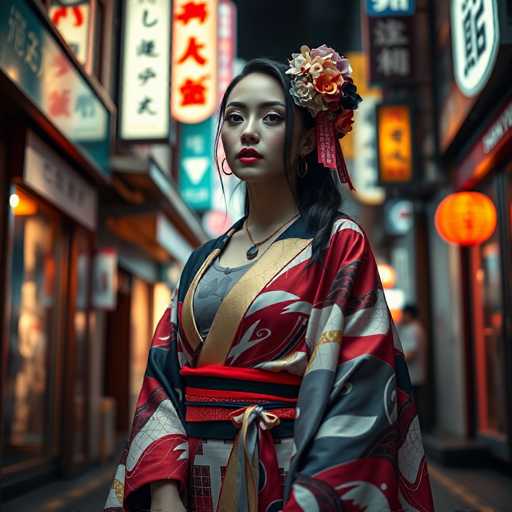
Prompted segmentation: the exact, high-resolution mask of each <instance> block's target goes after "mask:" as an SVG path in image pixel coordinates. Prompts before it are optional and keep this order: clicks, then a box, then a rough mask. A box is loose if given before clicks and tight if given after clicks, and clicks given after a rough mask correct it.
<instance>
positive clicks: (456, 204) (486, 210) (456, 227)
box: [435, 192, 496, 246]
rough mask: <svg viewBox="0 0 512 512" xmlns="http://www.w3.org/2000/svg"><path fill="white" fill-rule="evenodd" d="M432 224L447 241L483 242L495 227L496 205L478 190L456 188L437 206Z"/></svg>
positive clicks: (470, 243)
mask: <svg viewBox="0 0 512 512" xmlns="http://www.w3.org/2000/svg"><path fill="white" fill-rule="evenodd" d="M435 225H436V229H437V232H438V233H439V235H440V236H441V237H442V238H444V239H445V240H446V241H447V242H451V243H453V244H458V245H464V246H470V245H478V244H481V243H482V242H485V241H486V240H487V239H488V238H489V237H490V236H491V235H492V234H493V233H494V230H495V229H496V207H495V206H494V203H493V202H492V201H491V199H490V198H489V197H487V196H486V195H485V194H481V193H480V192H457V193H455V194H450V195H449V196H447V197H445V198H444V199H443V200H442V201H441V203H440V204H439V206H438V207H437V210H436V215H435Z"/></svg>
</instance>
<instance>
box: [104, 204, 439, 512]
mask: <svg viewBox="0 0 512 512" xmlns="http://www.w3.org/2000/svg"><path fill="white" fill-rule="evenodd" d="M243 220H244V219H240V220H239V221H238V222H237V223H236V224H235V225H234V226H233V227H232V228H231V229H230V230H229V231H228V232H227V233H226V234H225V235H223V236H222V237H220V238H218V239H216V240H212V241H210V242H208V243H206V244H205V245H203V246H202V247H201V248H199V249H198V250H196V251H195V252H194V253H193V254H192V256H191V257H190V259H189V261H188V263H187V265H186V266H185V268H184V270H183V273H182V276H181V279H180V284H179V286H178V290H177V293H176V294H175V297H174V299H173V302H172V304H171V306H170V308H169V309H168V310H167V311H166V312H165V314H164V316H163V318H162V319H161V321H160V323H159V325H158V327H157V329H156V332H155V335H154V338H153V342H152V346H151V350H150V355H149V361H148V368H147V372H146V376H145V380H144V384H143V387H142V391H141V394H140V397H139V401H138V406H137V411H136V415H135V419H134V422H133V428H132V433H131V436H130V439H129V443H128V445H127V447H126V449H125V451H124V453H123V455H122V460H121V463H120V464H119V466H118V469H117V472H116V475H115V479H114V483H113V485H112V489H111V492H110V494H109V496H108V499H107V503H106V505H105V510H106V511H110V512H113V511H121V510H125V511H135V510H140V511H142V510H148V509H149V508H150V491H149V484H150V483H151V482H154V481H157V480H166V479H169V480H175V481H176V482H177V483H178V484H179V488H180V491H181V494H182V498H183V502H184V503H185V506H186V507H187V510H189V511H194V512H215V511H222V512H224V511H226V512H227V511H229V512H246V511H249V512H277V511H279V510H283V511H285V512H296V511H297V512H298V511H304V512H315V511H326V512H329V511H339V510H343V511H363V510H366V511H370V512H373V511H375V512H385V511H393V512H398V511H408V512H409V511H410V512H415V511H420V512H427V511H432V510H433V504H432V496H431V491H430V485H429V481H428V474H427V463H426V461H425V457H424V453H423V446H422V442H421V434H420V428H419V423H418V418H417V416H416V410H415V406H414V402H413V400H412V397H411V386H410V382H409V376H408V372H407V367H406V364H405V361H404V358H403V354H402V350H401V347H400V342H399V340H398V338H397V335H396V330H395V327H394V325H393V323H392V320H391V318H390V314H389V311H388V308H387V305H386V301H385V298H384V293H383V290H382V286H381V283H380V280H379V276H378V274H377V268H376V265H375V260H374V257H373V254H372V251H371V249H370V246H369V243H368V240H367V238H366V236H365V234H364V233H363V232H362V230H361V228H360V227H359V226H358V225H357V224H356V223H355V222H354V221H352V220H351V219H349V218H348V217H346V216H344V215H343V214H341V213H340V214H339V216H338V218H337V220H336V221H335V223H334V226H333V229H332V233H331V237H330V241H329V244H328V246H327V248H326V252H325V257H324V259H323V261H322V262H321V263H320V264H318V263H315V264H312V265H308V263H310V259H311V242H312V238H313V236H314V233H312V232H311V231H309V230H308V227H307V226H306V223H305V221H304V219H303V218H302V217H299V218H298V219H297V221H295V222H294V223H293V224H292V225H291V226H290V227H289V228H287V230H286V231H285V232H284V233H283V234H282V235H281V236H280V237H279V238H278V239H277V240H276V241H275V242H274V243H273V244H272V245H271V246H270V248H269V249H268V250H267V251H266V252H265V253H264V254H263V255H262V256H261V257H260V258H259V259H258V260H257V261H256V262H255V264H254V265H253V266H252V267H251V268H250V269H249V270H248V271H247V273H245V274H244V275H243V277H242V278H241V279H240V280H239V281H238V282H237V283H236V284H235V285H234V287H233V288H232V289H231V291H230V292H228V294H227V295H226V297H225V298H224V300H223V302H222V303H221V305H220V307H219V309H218V311H217V314H216V316H215V318H214V321H213V324H212V326H211V328H210V331H209V333H208V336H207V338H206V339H205V340H203V339H201V336H200V334H199V332H198V329H197V326H196V322H195V317H194V311H193V296H194V292H195V289H196V287H197V284H198V282H199V280H200V278H201V276H202V275H203V274H204V272H205V270H206V269H207V268H208V266H209V265H210V264H211V262H212V261H213V259H214V258H215V257H216V256H217V255H218V254H219V253H220V252H221V251H222V248H223V247H224V246H225V244H226V243H227V241H228V240H229V238H230V236H231V235H232V234H233V233H234V232H235V231H236V230H238V229H240V228H241V226H242V222H243Z"/></svg>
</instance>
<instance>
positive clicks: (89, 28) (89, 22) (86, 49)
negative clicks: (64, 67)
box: [49, 0, 96, 73]
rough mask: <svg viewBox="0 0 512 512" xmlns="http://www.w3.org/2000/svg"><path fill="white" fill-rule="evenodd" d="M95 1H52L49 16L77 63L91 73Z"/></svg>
mask: <svg viewBox="0 0 512 512" xmlns="http://www.w3.org/2000/svg"><path fill="white" fill-rule="evenodd" d="M95 14H96V0H52V2H51V5H50V9H49V16H50V19H51V20H52V22H53V24H54V25H55V27H57V30H58V31H59V32H60V34H61V35H62V37H63V38H64V40H65V41H66V43H68V45H69V46H70V48H71V49H72V50H73V53H74V54H75V55H76V58H77V59H78V62H80V64H82V65H83V66H85V69H86V70H87V71H88V72H89V73H91V71H92V48H93V45H92V37H93V34H94V25H95V24H94V19H95Z"/></svg>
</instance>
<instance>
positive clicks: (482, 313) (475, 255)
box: [471, 182, 507, 439]
mask: <svg viewBox="0 0 512 512" xmlns="http://www.w3.org/2000/svg"><path fill="white" fill-rule="evenodd" d="M481 191H482V192H483V193H485V194H487V195H488V196H489V197H490V198H491V199H492V200H493V202H494V204H495V205H497V204H498V200H497V194H496V187H495V185H494V182H493V183H492V184H490V185H489V186H488V187H486V188H483V189H482V190H481ZM500 251H501V245H500V237H499V230H498V229H497V230H496V231H495V232H494V234H493V236H492V237H491V238H489V239H488V240H487V241H486V242H484V243H483V244H481V245H479V246H477V247H474V248H473V249H471V261H472V275H473V276H474V279H473V308H474V315H473V319H474V320H473V321H474V324H473V327H474V328H473V332H474V337H475V366H476V382H477V385H476V393H477V403H478V430H479V432H480V433H481V434H484V435H488V436H492V437H494V438H498V439H502V438H504V436H505V433H506V431H507V425H506V397H505V360H506V358H505V345H504V329H503V315H504V308H503V290H502V279H503V276H502V271H501V268H502V266H501V256H500Z"/></svg>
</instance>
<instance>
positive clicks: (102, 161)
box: [0, 0, 110, 176]
mask: <svg viewBox="0 0 512 512" xmlns="http://www.w3.org/2000/svg"><path fill="white" fill-rule="evenodd" d="M0 71H1V72H3V73H4V74H5V75H6V76H7V77H8V78H9V79H10V80H11V81H12V82H13V83H14V84H16V86H17V87H18V88H19V89H20V90H21V91H23V93H24V94H25V95H26V96H27V97H28V98H29V99H30V101H31V102H32V103H33V104H34V105H36V106H37V107H38V108H39V110H40V111H41V112H42V113H43V114H44V115H45V116H46V117H47V118H48V119H49V120H50V121H51V122H52V123H53V124H54V125H55V126H56V127H57V128H58V129H59V130H60V131H61V132H62V134H63V135H64V136H66V137H67V138H68V139H69V140H70V141H71V142H72V143H73V144H75V145H76V146H77V148H78V149H79V150H80V152H81V153H82V155H83V156H85V157H86V158H88V160H89V161H90V163H91V164H93V165H94V166H95V167H96V169H97V170H98V171H100V172H102V173H103V174H104V175H106V176H108V175H109V174H110V167H109V158H110V110H109V108H108V107H107V106H106V105H105V103H104V102H103V101H102V99H101V98H100V97H99V95H98V94H97V93H96V91H95V90H94V89H93V88H92V87H91V85H90V84H89V82H88V81H87V80H86V79H85V78H84V76H83V75H82V73H81V70H79V69H78V68H77V66H76V65H75V64H74V62H72V61H71V60H70V59H69V58H68V56H67V54H66V52H65V51H64V49H63V47H62V44H61V42H60V41H58V40H57V39H56V38H55V36H54V34H53V32H52V31H51V30H50V27H49V26H48V21H47V19H46V18H43V17H42V16H41V15H40V13H39V12H38V10H37V9H34V7H33V6H32V3H30V2H28V1H27V0H2V1H0Z"/></svg>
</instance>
